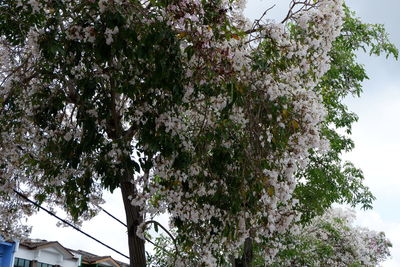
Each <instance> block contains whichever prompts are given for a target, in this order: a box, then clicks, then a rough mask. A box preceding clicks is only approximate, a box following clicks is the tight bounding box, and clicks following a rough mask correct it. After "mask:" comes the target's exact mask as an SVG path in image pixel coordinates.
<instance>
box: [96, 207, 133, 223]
mask: <svg viewBox="0 0 400 267" xmlns="http://www.w3.org/2000/svg"><path fill="white" fill-rule="evenodd" d="M98 207H99V208H100V209H101V210H102V211H104V212H105V213H106V214H107V215H108V216H110V217H111V218H113V219H114V220H116V221H117V222H119V223H120V224H122V225H123V226H125V227H128V226H127V225H126V223H124V222H123V221H121V220H120V219H118V218H117V217H115V216H114V215H112V214H111V213H109V212H108V211H106V210H105V209H103V208H102V207H100V206H98Z"/></svg>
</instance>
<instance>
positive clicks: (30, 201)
mask: <svg viewBox="0 0 400 267" xmlns="http://www.w3.org/2000/svg"><path fill="white" fill-rule="evenodd" d="M13 190H14V192H15V193H16V194H17V195H18V196H20V197H21V198H23V199H24V200H26V201H28V202H29V203H31V204H33V205H35V206H36V207H38V208H39V209H42V210H44V211H45V212H47V213H48V214H50V215H51V216H53V217H55V218H57V219H58V220H60V221H62V222H63V223H65V224H67V225H68V226H70V227H72V228H73V229H75V230H76V231H78V232H80V233H81V234H84V235H85V236H87V237H89V238H91V239H93V240H94V241H96V242H97V243H100V244H101V245H103V246H105V247H106V248H108V249H111V250H112V251H114V252H115V253H118V254H119V255H121V256H124V257H125V258H127V259H129V257H128V256H126V255H125V254H123V253H121V252H119V251H118V250H116V249H114V248H112V247H110V246H109V245H107V244H105V243H104V242H102V241H100V240H98V239H97V238H95V237H93V236H91V235H89V234H88V233H86V232H84V231H82V230H81V229H79V228H78V227H76V226H75V225H73V224H71V223H70V222H68V221H66V220H64V219H62V218H60V217H58V216H57V215H56V214H54V213H53V212H51V211H50V210H48V209H46V208H44V207H42V206H41V205H40V204H38V203H37V202H35V201H33V200H31V199H29V198H28V197H27V196H25V195H24V194H22V193H20V192H18V191H17V190H15V189H13ZM109 215H111V214H109ZM111 216H112V215H111ZM121 223H122V222H121Z"/></svg>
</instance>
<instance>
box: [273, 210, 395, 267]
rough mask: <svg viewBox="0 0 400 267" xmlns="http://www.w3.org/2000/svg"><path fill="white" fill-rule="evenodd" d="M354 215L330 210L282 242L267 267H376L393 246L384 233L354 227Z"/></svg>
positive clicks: (388, 254) (344, 211) (346, 211)
mask: <svg viewBox="0 0 400 267" xmlns="http://www.w3.org/2000/svg"><path fill="white" fill-rule="evenodd" d="M354 218H355V214H354V212H352V211H348V210H342V209H338V208H336V209H330V210H328V211H327V212H326V213H325V214H323V215H322V216H317V217H315V218H313V219H312V220H311V221H310V223H309V224H307V225H305V226H304V227H302V228H300V229H299V231H298V232H297V233H295V234H292V235H288V236H287V237H285V238H287V239H286V242H285V241H282V243H283V244H285V243H286V245H283V247H284V249H280V251H279V253H278V254H277V256H276V257H275V259H274V262H273V263H272V264H271V265H270V266H338V267H340V266H343V267H346V266H352V267H356V266H377V265H378V264H379V263H380V262H382V261H384V260H385V259H387V258H388V257H389V256H390V251H389V248H390V247H391V246H392V244H391V243H390V241H389V240H388V239H386V237H385V234H384V233H383V232H376V231H372V230H368V229H366V228H362V227H356V226H354V225H353V223H354Z"/></svg>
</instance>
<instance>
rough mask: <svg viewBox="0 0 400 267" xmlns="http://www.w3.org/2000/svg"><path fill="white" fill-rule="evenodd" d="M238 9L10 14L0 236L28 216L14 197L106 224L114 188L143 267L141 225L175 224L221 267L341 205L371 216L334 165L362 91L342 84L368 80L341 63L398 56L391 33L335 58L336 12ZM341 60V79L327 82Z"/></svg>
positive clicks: (5, 17) (5, 40)
mask: <svg viewBox="0 0 400 267" xmlns="http://www.w3.org/2000/svg"><path fill="white" fill-rule="evenodd" d="M243 8H244V3H243V2H242V1H222V0H221V1H213V2H208V1H189V2H188V1H133V0H99V1H95V0H82V1H57V0H51V1H37V0H29V1H23V0H21V1H1V2H0V16H1V20H0V36H1V39H0V44H1V45H0V50H1V65H0V67H1V71H0V75H1V84H0V86H1V87H0V132H1V135H0V144H1V146H0V167H1V183H0V184H1V188H0V190H1V195H0V197H1V198H2V202H3V203H4V204H2V205H1V206H0V207H1V208H2V211H1V212H0V216H1V218H2V219H1V220H0V222H7V221H8V220H9V219H8V218H10V214H15V211H16V210H18V212H21V213H25V214H29V212H32V208H29V207H27V206H21V205H20V204H21V203H20V202H21V200H20V199H18V198H17V196H16V195H15V193H14V191H13V190H14V189H18V190H19V191H22V192H24V193H25V194H26V195H31V196H33V197H34V198H35V199H36V200H37V201H39V202H40V203H48V204H50V205H54V206H60V207H63V208H64V209H65V210H66V211H67V212H68V213H69V214H70V216H71V219H72V220H74V221H79V220H80V219H88V218H90V217H91V216H93V215H94V214H95V213H96V205H98V204H100V203H101V201H102V199H101V192H102V191H103V190H104V189H105V190H110V191H113V190H115V189H116V188H121V191H122V196H123V201H124V205H125V210H126V215H127V225H128V236H129V238H128V239H129V248H130V260H131V265H132V266H144V265H145V261H146V259H145V250H144V241H143V239H141V238H140V237H141V235H142V234H143V230H144V229H143V226H144V225H145V220H146V218H149V217H150V218H151V217H153V216H155V215H157V214H159V213H162V212H165V211H168V212H169V213H170V214H171V225H172V226H173V227H175V228H176V234H177V239H176V240H177V245H178V247H179V248H178V250H179V251H190V253H191V254H192V255H196V257H199V259H201V261H202V262H204V263H205V264H209V265H215V264H216V263H217V261H218V258H219V255H221V253H230V254H232V255H238V253H239V252H240V251H241V247H242V245H243V244H245V243H247V244H251V243H252V242H253V241H254V242H256V243H258V244H262V243H264V242H268V240H271V239H272V238H274V236H275V235H279V234H283V233H285V232H286V231H287V230H288V228H290V226H291V224H292V223H293V222H295V221H297V219H296V218H297V217H299V216H300V213H298V211H299V210H302V209H303V214H304V216H303V217H302V218H303V219H305V220H306V219H307V218H311V217H312V216H313V215H314V214H316V213H321V212H322V211H323V210H324V209H326V208H328V207H329V206H330V203H332V202H334V201H348V202H350V203H354V204H355V203H359V202H361V203H364V204H366V205H368V204H369V203H370V200H371V195H370V193H369V191H368V190H366V188H364V187H363V186H362V184H361V183H360V182H359V180H358V179H359V178H360V177H361V176H360V175H359V172H358V171H357V170H356V169H354V168H353V167H352V166H350V165H346V166H345V167H344V168H343V166H342V165H341V162H340V159H339V155H340V152H341V151H343V150H346V149H348V148H350V147H351V142H350V141H349V140H347V139H345V138H342V137H340V136H338V135H337V134H336V133H335V131H334V129H331V128H329V127H330V126H331V124H335V125H336V126H339V127H341V126H345V127H348V129H350V128H349V127H350V124H351V122H352V120H354V116H352V115H351V114H350V113H347V111H346V109H345V107H344V106H343V105H342V104H341V103H340V100H341V98H342V97H344V96H345V95H346V94H348V93H349V92H356V93H357V92H359V91H357V89H358V90H359V83H357V82H360V81H361V80H362V79H363V78H365V77H364V76H365V75H364V76H363V72H362V69H361V70H359V72H357V71H356V72H355V73H351V75H350V74H349V75H348V74H346V71H347V70H348V69H346V68H348V67H350V70H354V69H356V67H357V66H359V65H355V66H354V65H353V66H348V65H347V64H346V61H345V60H346V59H345V58H342V57H346V56H349V55H353V54H352V53H353V52H354V50H355V49H357V48H358V47H360V46H362V45H363V44H364V43H365V42H367V44H369V43H368V42H370V43H372V44H374V46H373V48H375V50H373V51H374V52H376V53H379V52H380V51H387V52H389V53H394V54H396V53H397V52H396V50H395V49H394V47H393V46H391V45H390V43H388V42H387V39H379V37H384V31H383V29H382V28H372V29H371V31H370V32H368V27H367V29H366V30H365V31H367V33H370V35H367V36H371V39H369V41H368V39H367V41H366V40H365V39H361V40H358V39H357V36H359V37H360V38H363V37H365V34H364V35H363V34H362V33H365V31H364V32H363V30H362V29H361V30H360V31H357V30H358V28H349V30H348V33H353V32H354V35H353V36H352V37H354V38H348V39H349V40H352V41H351V42H348V43H347V41H348V39H347V37H345V36H344V35H342V36H343V40H342V43H340V41H338V42H336V43H335V40H336V38H337V37H338V36H340V34H341V29H342V25H343V18H344V12H343V7H342V2H341V1H339V0H335V1H328V0H320V1H301V2H296V1H293V5H292V7H291V9H290V10H289V12H288V15H287V17H286V18H285V19H284V21H283V22H282V23H275V22H270V21H269V22H267V23H263V21H262V20H258V21H256V23H254V24H253V25H251V24H249V23H248V22H247V21H246V19H245V18H244V17H243V16H242V12H243ZM355 22H357V21H355ZM353 26H354V27H355V26H357V23H355V24H354V23H353ZM358 26H362V27H363V24H361V23H359V24H358ZM359 33H361V35H357V34H359ZM374 34H375V35H374ZM338 40H340V39H338ZM377 40H378V43H376V42H375V41H377ZM352 42H355V43H352ZM341 44H342V45H343V47H340V45H341ZM349 45H350V47H348V46H349ZM333 47H339V48H340V49H336V48H335V49H333V50H332V48H333ZM332 51H333V52H332ZM377 51H378V52H377ZM335 53H337V54H335ZM332 58H333V59H335V60H336V63H337V65H336V66H335V67H338V69H337V70H336V71H335V69H332V68H331V72H330V73H328V74H327V71H328V70H329V69H330V65H329V63H330V61H332ZM352 59H354V58H350V60H352ZM351 62H353V61H351ZM351 68H353V69H351ZM335 75H336V76H335ZM357 75H358V76H357ZM349 78H351V79H350V80H349ZM346 82H348V83H347V84H346ZM335 83H336V84H335ZM340 123H342V124H340ZM329 143H330V145H331V146H330V147H329ZM322 160H325V161H332V160H333V161H334V162H335V164H334V166H333V167H330V168H327V167H326V165H324V164H322V163H321V162H322ZM313 164H314V165H313ZM307 166H308V167H307ZM314 166H317V167H314ZM304 168H306V171H303V170H304ZM321 169H322V174H323V175H319V174H318V170H321ZM298 170H300V171H298ZM302 171H303V172H305V173H306V174H302ZM320 172H321V171H320ZM332 172H333V173H334V174H336V176H335V178H336V179H337V182H338V184H335V186H336V187H335V186H334V187H330V189H329V190H321V191H320V192H319V193H320V196H321V197H322V199H324V200H325V201H324V202H322V201H321V203H323V205H322V206H318V205H317V204H315V203H314V207H313V209H310V211H311V212H310V213H309V214H307V212H304V206H302V205H304V203H306V200H307V198H308V199H309V196H310V195H311V194H314V192H315V189H313V188H315V187H314V186H313V184H312V183H317V184H324V186H325V185H326V184H329V179H328V177H329V175H330V173H332ZM302 177H303V178H306V180H307V179H308V180H309V181H311V182H304V179H302ZM297 180H300V185H301V186H300V187H297V188H299V189H297V190H296V184H297ZM317 188H318V187H317ZM313 190H314V191H313ZM332 192H336V194H334V195H332V196H330V195H329V194H330V193H332ZM337 192H340V193H337ZM342 193H345V195H342ZM297 198H299V199H300V202H299V201H298V200H297ZM302 198H303V199H302ZM146 216H147V217H146ZM21 229H22V228H18V227H14V229H8V228H3V229H2V230H3V231H4V232H8V233H9V234H15V232H16V231H12V230H21ZM20 234H23V233H21V232H20ZM265 253H270V251H269V250H265ZM182 260H184V259H182Z"/></svg>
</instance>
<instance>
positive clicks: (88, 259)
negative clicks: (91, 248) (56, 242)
mask: <svg viewBox="0 0 400 267" xmlns="http://www.w3.org/2000/svg"><path fill="white" fill-rule="evenodd" d="M70 251H71V252H74V253H76V254H79V255H81V256H82V262H83V263H85V264H97V263H102V262H108V263H110V264H112V265H113V266H116V267H125V266H128V264H126V263H123V262H120V261H116V260H114V259H113V258H112V257H111V256H98V255H95V254H93V253H90V252H87V251H84V250H72V249H70Z"/></svg>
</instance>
